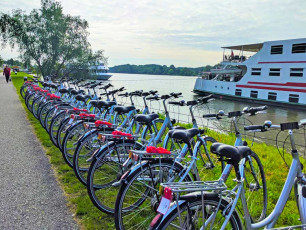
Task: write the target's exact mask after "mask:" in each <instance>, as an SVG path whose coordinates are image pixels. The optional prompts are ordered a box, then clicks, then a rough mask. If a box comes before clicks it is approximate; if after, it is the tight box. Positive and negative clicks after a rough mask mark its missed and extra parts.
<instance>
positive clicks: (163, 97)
mask: <svg viewBox="0 0 306 230" xmlns="http://www.w3.org/2000/svg"><path fill="white" fill-rule="evenodd" d="M160 98H161V99H169V98H170V95H162V96H161V97H160Z"/></svg>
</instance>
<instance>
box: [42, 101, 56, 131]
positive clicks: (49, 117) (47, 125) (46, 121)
mask: <svg viewBox="0 0 306 230" xmlns="http://www.w3.org/2000/svg"><path fill="white" fill-rule="evenodd" d="M56 112H57V111H56V108H55V106H54V107H51V108H50V109H49V110H48V112H47V113H46V116H45V119H44V126H45V128H46V130H47V132H48V133H49V135H50V124H51V120H52V118H53V117H54V115H56Z"/></svg>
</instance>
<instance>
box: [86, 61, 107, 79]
mask: <svg viewBox="0 0 306 230" xmlns="http://www.w3.org/2000/svg"><path fill="white" fill-rule="evenodd" d="M89 73H90V75H91V76H92V78H94V79H97V80H108V79H109V78H110V77H111V76H112V75H111V74H110V73H108V68H107V67H106V66H105V65H104V63H102V62H101V63H95V64H94V65H92V66H90V67H89Z"/></svg>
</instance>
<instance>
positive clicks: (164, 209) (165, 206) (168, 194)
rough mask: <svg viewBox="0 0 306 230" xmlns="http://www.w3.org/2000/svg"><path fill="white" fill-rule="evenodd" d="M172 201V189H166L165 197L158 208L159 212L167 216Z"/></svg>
mask: <svg viewBox="0 0 306 230" xmlns="http://www.w3.org/2000/svg"><path fill="white" fill-rule="evenodd" d="M171 200H172V191H171V189H170V188H168V187H166V188H165V190H164V196H163V197H162V198H161V201H160V204H159V206H158V208H157V212H159V213H161V214H163V215H165V214H166V212H167V211H168V209H169V207H170V203H171Z"/></svg>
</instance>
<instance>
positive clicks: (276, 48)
mask: <svg viewBox="0 0 306 230" xmlns="http://www.w3.org/2000/svg"><path fill="white" fill-rule="evenodd" d="M282 53H283V45H278V46H271V54H282Z"/></svg>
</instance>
